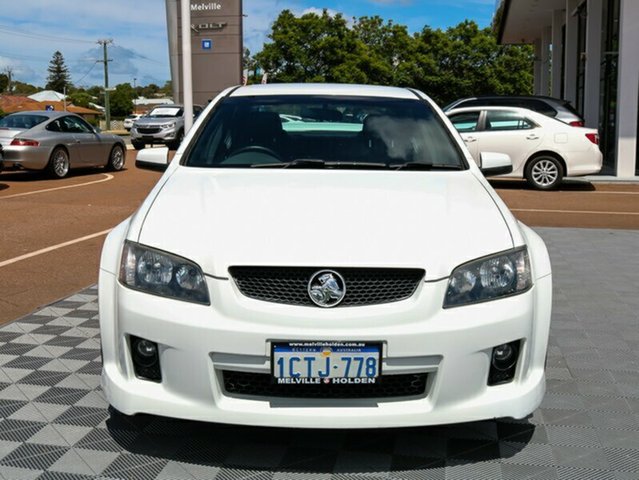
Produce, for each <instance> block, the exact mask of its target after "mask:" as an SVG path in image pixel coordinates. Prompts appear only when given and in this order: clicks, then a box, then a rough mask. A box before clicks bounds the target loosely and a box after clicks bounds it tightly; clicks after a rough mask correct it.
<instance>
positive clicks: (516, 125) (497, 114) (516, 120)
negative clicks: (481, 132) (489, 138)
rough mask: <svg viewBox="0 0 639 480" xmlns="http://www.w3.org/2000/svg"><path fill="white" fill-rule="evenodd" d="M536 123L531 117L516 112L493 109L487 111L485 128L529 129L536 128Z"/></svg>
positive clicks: (493, 129) (492, 129) (495, 129)
mask: <svg viewBox="0 0 639 480" xmlns="http://www.w3.org/2000/svg"><path fill="white" fill-rule="evenodd" d="M534 127H535V124H534V123H533V122H531V121H530V120H529V119H527V118H525V117H524V116H522V115H520V114H519V113H515V112H505V111H500V110H491V111H487V112H486V123H485V126H484V129H485V130H489V131H498V130H499V131H500V130H527V129H531V128H534Z"/></svg>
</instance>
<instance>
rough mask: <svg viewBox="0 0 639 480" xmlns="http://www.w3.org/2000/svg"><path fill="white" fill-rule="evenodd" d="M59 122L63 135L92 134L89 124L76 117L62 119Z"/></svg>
mask: <svg viewBox="0 0 639 480" xmlns="http://www.w3.org/2000/svg"><path fill="white" fill-rule="evenodd" d="M60 121H61V125H60V126H61V130H62V131H63V132H65V133H93V131H92V130H91V127H89V124H88V123H86V122H85V121H84V120H82V119H80V118H78V117H62V118H61V119H60Z"/></svg>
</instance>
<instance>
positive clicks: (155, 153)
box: [135, 147, 169, 172]
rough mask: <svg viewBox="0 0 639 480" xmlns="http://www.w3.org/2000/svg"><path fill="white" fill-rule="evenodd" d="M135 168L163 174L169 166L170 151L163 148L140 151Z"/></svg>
mask: <svg viewBox="0 0 639 480" xmlns="http://www.w3.org/2000/svg"><path fill="white" fill-rule="evenodd" d="M135 166H136V167H138V168H144V169H146V170H156V171H160V172H163V171H164V170H166V168H167V167H168V166H169V149H168V148H167V147H161V148H148V149H145V150H140V151H139V152H138V155H137V157H136V158H135Z"/></svg>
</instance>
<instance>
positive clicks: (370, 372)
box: [271, 342, 381, 384]
mask: <svg viewBox="0 0 639 480" xmlns="http://www.w3.org/2000/svg"><path fill="white" fill-rule="evenodd" d="M380 357H381V344H378V343H364V342H286V343H273V344H272V354H271V366H272V367H271V368H272V372H273V378H274V380H275V382H276V383H290V384H309V383H327V384H329V383H375V382H376V381H377V378H378V377H379V375H380Z"/></svg>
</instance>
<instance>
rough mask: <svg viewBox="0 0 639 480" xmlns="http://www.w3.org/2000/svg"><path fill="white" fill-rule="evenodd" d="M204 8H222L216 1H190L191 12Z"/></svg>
mask: <svg viewBox="0 0 639 480" xmlns="http://www.w3.org/2000/svg"><path fill="white" fill-rule="evenodd" d="M206 10H213V11H215V10H222V5H221V4H219V3H217V2H209V3H192V4H191V11H192V12H202V11H206Z"/></svg>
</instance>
